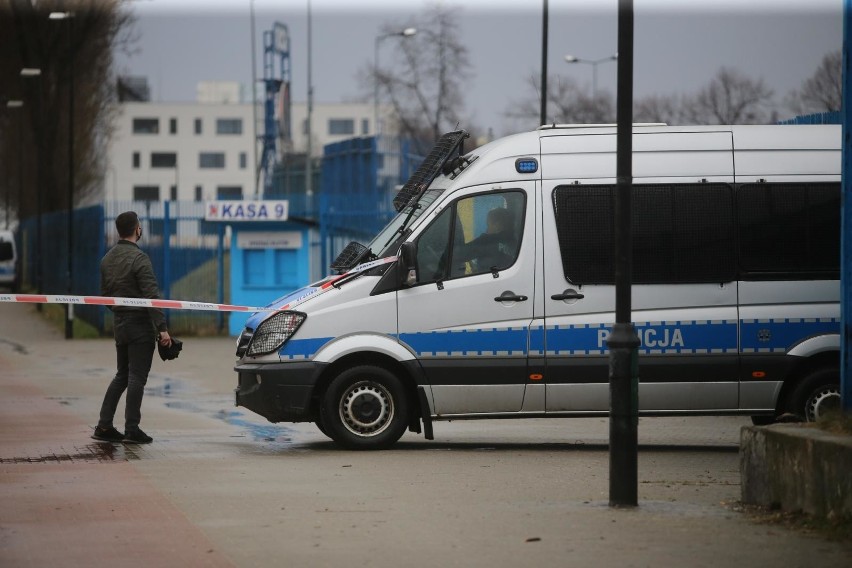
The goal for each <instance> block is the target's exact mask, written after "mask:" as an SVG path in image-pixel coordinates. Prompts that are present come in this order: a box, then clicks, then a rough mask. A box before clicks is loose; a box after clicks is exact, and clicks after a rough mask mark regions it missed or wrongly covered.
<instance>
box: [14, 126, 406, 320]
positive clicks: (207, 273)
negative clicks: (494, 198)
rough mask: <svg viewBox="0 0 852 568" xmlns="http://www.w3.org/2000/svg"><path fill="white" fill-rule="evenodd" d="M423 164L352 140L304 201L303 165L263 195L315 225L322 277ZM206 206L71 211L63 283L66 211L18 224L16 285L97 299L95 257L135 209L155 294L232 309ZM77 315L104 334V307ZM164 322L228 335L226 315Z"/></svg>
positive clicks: (381, 218) (387, 147) (365, 236)
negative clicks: (122, 219)
mask: <svg viewBox="0 0 852 568" xmlns="http://www.w3.org/2000/svg"><path fill="white" fill-rule="evenodd" d="M422 159H423V158H422V156H417V155H414V154H412V152H411V151H410V149H409V144H408V143H407V142H405V141H401V140H399V139H396V138H391V137H379V138H374V137H369V138H367V137H365V138H353V139H351V140H346V141H343V142H339V143H336V144H330V145H328V146H326V147H325V154H324V156H323V159H322V164H321V165H320V164H316V167H315V168H314V174H313V180H314V184H313V188H314V189H313V191H312V192H311V194H310V195H309V194H307V192H306V191H305V183H304V182H305V175H304V160H303V159H302V160H301V163H298V162H291V163H289V164H287V163H285V164H283V165H281V166H280V167H279V168H278V169H277V170H276V178H275V180H276V182H275V183H274V184H273V191H272V194H270V195H265V196H264V198H268V199H287V200H288V201H289V202H290V216H291V218H296V219H301V220H303V221H304V222H305V223H307V224H309V225H316V226H318V228H319V235H320V240H319V242H318V243H312V245H315V246H316V247H318V248H319V254H316V255H315V260H314V261H312V264H314V265H315V264H316V263H319V267H315V270H314V272H319V274H320V275H324V274H326V273H327V271H328V269H329V268H328V267H329V265H330V264H331V261H332V260H333V259H334V258H335V257H336V256H337V254H338V253H339V252H340V251H341V250H343V248H344V247H345V246H346V244H347V243H348V242H349V241H350V240H357V241H359V242H361V243H364V244H366V243H367V242H369V241H370V240H371V239H372V238H373V237H374V236H375V235H376V234H377V233H378V232H379V230H381V228H382V227H383V226H384V225H385V224H386V223H387V222H388V221H389V220H390V219H391V218H392V217H393V216H394V215H395V214H396V212H395V210H394V208H393V204H392V202H393V197H394V195H395V194H396V191H397V189H398V187H400V186H401V185H402V184H403V183H404V182H405V180H407V179H408V177H410V175H411V174H412V173H413V172H414V170H415V169H416V168H417V166H419V164H420V162H421V161H422ZM288 168H289V170H288ZM204 207H205V204H204V203H198V202H180V201H166V202H156V201H153V202H149V201H136V202H132V201H125V202H107V203H105V204H103V205H96V206H92V207H87V208H84V209H77V210H75V211H74V212H73V225H72V230H73V239H74V242H73V244H74V247H73V248H74V251H73V254H72V261H73V266H72V278H71V282H70V285H69V279H68V268H67V266H68V244H67V235H68V225H67V223H68V216H67V213H66V212H65V211H59V212H55V213H50V214H46V215H43V216H42V218H41V223H39V220H38V218H28V219H24V220H23V221H22V222H21V224H20V227H19V236H18V239H19V244H20V246H19V250H20V256H21V258H22V284H23V287H24V288H25V289H26V290H29V291H39V292H41V293H44V294H67V293H71V294H74V295H98V294H100V276H99V265H100V260H101V258H103V255H104V254H106V251H107V250H108V249H109V248H110V247H111V246H113V245H114V244H115V243H116V242H117V241H118V235H117V234H116V231H115V218H116V217H117V216H118V214H120V213H121V212H123V211H136V212H137V213H138V214H139V217H140V219H141V220H142V232H143V238H142V241H141V242H140V243H139V244H140V247H141V248H142V250H144V251H145V252H146V253H147V254H148V256H150V257H151V262H152V264H153V266H154V272H155V273H156V275H157V279H158V282H159V283H160V292H161V296H162V297H164V298H169V299H174V300H193V301H201V302H214V303H229V302H230V290H229V289H228V288H229V282H230V279H229V278H228V277H227V275H229V274H230V266H229V263H230V254H229V252H228V249H229V246H228V243H226V242H225V238H226V235H225V233H226V228H225V225H224V224H223V223H213V222H207V221H204ZM39 243H41V244H40V245H39ZM314 250H316V249H314ZM376 252H377V251H376ZM317 268H318V270H317ZM313 276H314V275H313V274H312V277H313ZM74 311H75V314H76V315H77V317H79V318H81V319H83V320H85V321H87V322H88V323H90V324H91V325H93V326H94V327H96V328H97V329H98V330H99V331H101V332H102V333H105V332H110V331H111V329H112V313H111V312H110V311H109V310H108V309H106V308H103V307H99V306H76V307H75V310H74ZM166 316H167V318H168V320H169V328H170V330H171V331H173V332H174V333H176V334H182V333H183V334H186V333H191V334H196V333H215V332H217V331H221V330H224V329H225V328H226V326H227V317H228V316H227V314H222V313H213V312H201V311H186V310H166Z"/></svg>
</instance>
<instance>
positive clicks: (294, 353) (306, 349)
mask: <svg viewBox="0 0 852 568" xmlns="http://www.w3.org/2000/svg"><path fill="white" fill-rule="evenodd" d="M332 339H334V338H333V337H314V338H310V339H290V340H289V341H287V343H285V344H284V347H282V348H281V349H279V350H278V355H279V356H280V357H281V358H282V359H289V360H291V361H292V360H300V359H310V358H311V357H313V356H314V355H316V353H317V351H319V350H320V349H321V348H322V346H323V345H325V344H326V343H328V342H329V341H331V340H332Z"/></svg>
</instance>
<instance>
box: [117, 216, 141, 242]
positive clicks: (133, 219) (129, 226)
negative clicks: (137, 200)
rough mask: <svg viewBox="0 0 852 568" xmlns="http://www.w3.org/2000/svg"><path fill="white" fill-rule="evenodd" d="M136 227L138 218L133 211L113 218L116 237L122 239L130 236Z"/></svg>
mask: <svg viewBox="0 0 852 568" xmlns="http://www.w3.org/2000/svg"><path fill="white" fill-rule="evenodd" d="M138 225H139V216H138V215H137V214H136V212H135V211H125V212H124V213H122V214H121V215H119V216H118V217H116V218H115V228H116V229H117V230H118V236H119V237H121V238H122V239H124V238H127V237H130V236H132V235H133V233H135V232H136V227H137V226H138Z"/></svg>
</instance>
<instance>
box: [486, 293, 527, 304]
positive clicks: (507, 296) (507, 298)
mask: <svg viewBox="0 0 852 568" xmlns="http://www.w3.org/2000/svg"><path fill="white" fill-rule="evenodd" d="M494 301H495V302H526V301H527V297H526V296H521V295H519V294H515V293H514V292H511V291H509V290H506V291H505V292H503V293H502V294H500V295H499V296H497V297H496V298H494Z"/></svg>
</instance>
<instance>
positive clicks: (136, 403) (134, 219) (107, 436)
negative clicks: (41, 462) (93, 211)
mask: <svg viewBox="0 0 852 568" xmlns="http://www.w3.org/2000/svg"><path fill="white" fill-rule="evenodd" d="M115 228H116V229H117V230H118V236H119V237H120V238H121V240H119V241H118V243H117V244H116V245H115V246H114V247H112V248H111V249H110V250H109V251H108V252H107V253H106V255H105V256H104V258H103V259H102V260H101V295H102V296H113V297H117V298H149V299H150V298H159V297H160V291H159V288H158V287H157V277H156V276H154V269H153V267H152V266H151V259H150V258H148V255H147V254H145V253H144V252H142V250H141V249H140V248H139V246H138V245H137V244H136V243H137V242H138V241H139V239H141V238H142V225H141V224H140V223H139V217H138V216H137V215H136V213H134V212H133V211H126V212H124V213H122V214H121V215H119V216H118V217H117V218H116V219H115ZM111 309H112V311H113V314H114V323H113V331H114V333H115V351H116V359H117V362H118V372H117V373H116V374H115V378H113V379H112V382H111V383H110V384H109V387H108V388H107V391H106V395H105V396H104V402H103V405H102V406H101V414H100V419H99V420H98V425H97V427H96V428H95V432H94V434H92V438H94V439H96V440H104V441H107V442H127V443H131V444H150V443H151V442H152V441H153V438H151V437H150V436H148V435H147V434H145V432H143V431H142V430H141V429H140V428H139V422H140V420H141V419H142V414H141V408H142V395H143V394H144V392H145V383H147V382H148V372H149V371H150V370H151V361H152V359H153V357H154V348H155V344H156V342H157V341H158V340H159V342H160V344H161V345H163V346H166V347H168V346H169V345H171V343H172V340H171V338H170V337H169V332H168V331H167V329H166V318H165V316H164V315H163V312H162V310H160V309H158V308H135V307H129V306H112V307H111ZM158 332H159V339H158V336H157V333H158ZM125 390H127V400H126V408H125V413H124V434H122V433H121V432H119V431H118V430H116V429H115V427H114V426H113V423H112V421H113V417H114V416H115V411H116V408H117V407H118V401H119V399H120V398H121V395H122V393H124V391H125Z"/></svg>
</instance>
